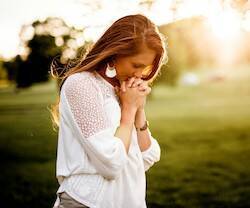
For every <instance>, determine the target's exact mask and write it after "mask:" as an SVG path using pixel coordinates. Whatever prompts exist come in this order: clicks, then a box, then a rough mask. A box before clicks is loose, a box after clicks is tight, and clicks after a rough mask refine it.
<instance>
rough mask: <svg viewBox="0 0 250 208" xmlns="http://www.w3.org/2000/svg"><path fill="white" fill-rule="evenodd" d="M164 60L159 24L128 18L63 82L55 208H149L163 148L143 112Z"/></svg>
mask: <svg viewBox="0 0 250 208" xmlns="http://www.w3.org/2000/svg"><path fill="white" fill-rule="evenodd" d="M164 54H165V52H164V45H163V40H162V38H161V36H160V35H159V32H158V30H157V28H156V26H155V25H154V24H153V23H152V22H151V21H150V20H149V19H147V18H146V17H145V16H143V15H129V16H125V17H123V18H121V19H119V20H117V21H116V22H114V23H113V24H112V25H111V26H110V27H109V28H108V29H107V31H106V32H104V34H103V35H102V36H101V38H100V39H99V40H98V41H97V42H96V43H95V44H94V46H93V47H92V49H91V50H90V51H89V52H88V53H87V55H86V56H85V57H83V58H82V59H80V60H79V62H78V63H77V64H75V65H74V66H72V67H71V68H70V69H68V70H67V71H66V72H64V74H63V76H61V78H62V79H63V82H62V84H61V87H60V100H59V101H60V102H59V122H58V124H59V135H58V149H57V165H56V177H57V179H58V182H59V184H60V187H59V189H58V190H57V196H58V197H57V200H56V202H55V205H54V207H60V208H73V207H91V208H123V207H124V208H128V207H129V208H144V207H146V202H145V192H146V180H145V171H147V170H148V169H149V168H150V167H151V166H152V165H153V164H154V163H155V162H157V161H159V160H160V147H159V144H158V142H157V141H156V139H154V138H153V137H152V135H151V133H150V130H149V128H148V122H147V120H146V115H145V111H144V107H145V104H146V97H147V95H148V94H149V93H150V91H151V88H150V87H149V83H151V82H152V81H153V80H154V79H155V77H156V76H157V74H158V72H159V68H160V65H161V62H162V59H163V56H164ZM53 66H54V67H53ZM51 70H52V74H55V72H56V70H57V68H56V67H55V65H53V64H52V68H51ZM54 76H55V75H54ZM59 78H60V77H59ZM57 110H58V109H57ZM55 115H56V114H55V113H54V116H55ZM54 119H55V121H56V117H54Z"/></svg>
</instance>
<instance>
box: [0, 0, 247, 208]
mask: <svg viewBox="0 0 250 208" xmlns="http://www.w3.org/2000/svg"><path fill="white" fill-rule="evenodd" d="M0 9H1V12H0V25H1V33H0V161H1V165H2V168H1V170H2V171H1V175H0V184H1V190H0V195H1V198H2V201H1V207H19V208H27V207H39V208H41V207H52V205H53V203H54V200H55V198H56V195H55V193H56V191H57V189H58V183H57V180H56V177H55V165H56V146H57V131H56V130H55V129H53V127H52V122H51V117H50V111H49V109H50V106H51V104H53V103H55V102H56V98H57V93H58V91H57V90H58V89H57V86H58V82H57V81H56V80H54V79H52V77H51V74H50V73H49V67H50V63H51V61H52V59H53V58H54V57H55V56H60V61H61V63H66V62H67V61H68V60H70V59H74V58H75V57H78V56H79V54H82V53H84V51H86V49H87V48H88V47H89V46H91V44H92V43H94V42H95V41H96V40H97V39H98V37H100V35H101V34H102V33H103V32H104V30H105V29H107V27H109V26H110V25H111V24H112V22H113V21H115V20H116V19H118V18H120V17H122V16H125V15H128V14H135V13H141V14H144V15H146V16H148V17H149V18H150V19H151V20H152V21H154V22H155V23H156V24H157V26H158V27H159V30H160V32H161V33H162V34H163V35H164V36H165V41H166V44H167V52H168V58H169V61H168V62H167V63H165V64H164V65H163V66H162V69H161V74H160V76H158V77H157V79H156V81H155V82H154V85H153V89H152V93H151V95H150V97H149V99H148V101H147V107H146V113H147V117H148V120H149V122H150V129H151V132H152V134H153V136H154V137H155V138H157V139H158V141H159V143H160V145H161V149H162V154H161V161H160V162H158V163H157V164H155V166H154V168H152V169H150V170H149V171H148V172H147V203H148V207H150V208H152V207H153V208H154V207H156V208H157V207H185V208H186V207H188V208H189V207H191V208H192V207H196V208H197V207H244V208H245V207H250V166H249V159H250V1H249V0H91V1H90V0H88V1H87V0H60V1H59V0H43V1H42V0H40V1H39V0H36V1H31V0H22V1H18V0H0ZM131 191H132V190H131Z"/></svg>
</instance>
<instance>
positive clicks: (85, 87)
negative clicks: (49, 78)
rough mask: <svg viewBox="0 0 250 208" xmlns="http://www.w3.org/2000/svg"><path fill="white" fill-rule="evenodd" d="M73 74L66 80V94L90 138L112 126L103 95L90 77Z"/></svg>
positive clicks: (80, 125) (75, 116)
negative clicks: (104, 106)
mask: <svg viewBox="0 0 250 208" xmlns="http://www.w3.org/2000/svg"><path fill="white" fill-rule="evenodd" d="M78 75H79V76H76V75H73V76H71V77H70V78H68V79H69V80H67V82H65V85H66V86H65V88H64V89H65V95H66V97H67V100H68V103H69V105H70V108H71V111H72V113H73V114H74V118H75V120H76V122H77V124H78V126H79V127H80V129H81V131H82V134H83V136H84V137H85V138H88V137H90V136H92V135H94V134H95V133H97V132H99V131H101V130H103V129H105V128H108V127H110V123H109V120H108V119H107V115H106V114H105V111H104V108H103V104H102V97H101V96H102V95H101V94H100V92H99V90H98V88H97V86H95V84H94V83H93V80H91V78H90V77H86V76H81V75H80V74H78Z"/></svg>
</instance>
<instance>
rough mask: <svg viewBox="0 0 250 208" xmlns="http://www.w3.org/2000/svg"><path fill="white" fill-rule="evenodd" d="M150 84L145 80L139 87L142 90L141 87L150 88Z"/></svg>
mask: <svg viewBox="0 0 250 208" xmlns="http://www.w3.org/2000/svg"><path fill="white" fill-rule="evenodd" d="M148 87H149V86H148V84H147V83H146V82H143V83H142V84H141V85H139V87H138V89H139V90H141V89H145V88H148Z"/></svg>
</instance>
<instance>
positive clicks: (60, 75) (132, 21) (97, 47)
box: [50, 14, 167, 126]
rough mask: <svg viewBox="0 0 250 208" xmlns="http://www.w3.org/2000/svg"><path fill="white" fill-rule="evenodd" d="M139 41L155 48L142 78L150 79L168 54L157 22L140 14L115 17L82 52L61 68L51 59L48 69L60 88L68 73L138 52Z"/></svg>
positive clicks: (54, 112) (54, 111)
mask: <svg viewBox="0 0 250 208" xmlns="http://www.w3.org/2000/svg"><path fill="white" fill-rule="evenodd" d="M142 44H145V45H146V46H147V47H148V48H150V49H152V50H154V51H155V52H156V57H155V59H154V62H153V68H152V71H151V73H150V74H149V75H148V77H147V78H144V80H147V81H150V82H152V81H153V80H154V79H155V78H156V76H157V74H158V72H159V70H160V65H161V63H162V60H163V59H165V60H166V58H167V56H166V52H165V45H164V38H163V36H162V35H161V34H160V33H159V31H158V28H157V27H156V25H155V24H154V23H152V22H151V21H150V20H149V19H148V18H147V17H145V16H143V15H141V14H136V15H128V16H125V17H122V18H120V19H118V20H117V21H115V22H114V23H113V24H112V25H111V26H110V27H109V28H108V29H107V30H106V31H105V32H104V34H103V35H102V36H101V37H100V38H99V40H98V41H97V42H96V43H95V44H94V45H93V47H92V48H91V49H90V50H89V52H87V53H86V54H85V55H84V56H82V57H80V58H78V59H77V60H76V61H74V62H71V63H70V62H69V63H68V64H67V67H64V68H63V67H59V66H58V64H55V62H53V61H52V64H51V69H50V71H51V74H52V77H54V78H56V79H61V80H62V81H61V83H60V90H61V87H62V85H63V83H64V81H65V80H66V78H67V77H68V76H70V75H72V74H74V73H77V72H82V71H98V70H100V69H102V68H103V67H104V66H105V65H106V64H107V63H108V62H109V61H111V60H112V59H113V58H115V57H116V56H133V55H135V54H137V53H139V49H140V46H141V45H142ZM65 66H66V65H65ZM59 100H60V97H59V95H58V98H57V103H56V104H55V105H53V106H52V109H51V114H52V121H53V124H55V125H54V126H58V125H59V116H58V114H59V110H58V105H59Z"/></svg>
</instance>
